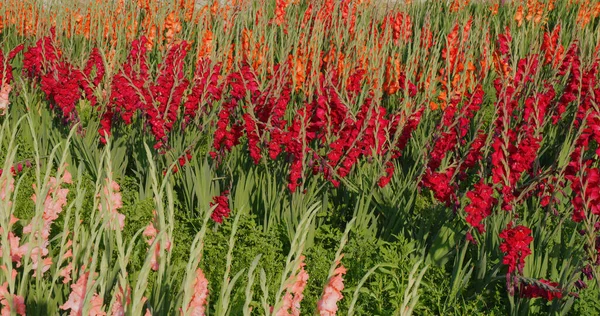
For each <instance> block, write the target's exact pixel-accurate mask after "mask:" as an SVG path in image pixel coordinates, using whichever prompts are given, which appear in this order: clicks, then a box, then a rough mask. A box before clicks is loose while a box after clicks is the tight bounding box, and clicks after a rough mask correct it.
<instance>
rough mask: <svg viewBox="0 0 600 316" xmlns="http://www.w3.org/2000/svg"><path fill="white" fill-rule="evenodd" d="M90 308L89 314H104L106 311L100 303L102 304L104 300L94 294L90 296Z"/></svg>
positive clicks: (95, 315)
mask: <svg viewBox="0 0 600 316" xmlns="http://www.w3.org/2000/svg"><path fill="white" fill-rule="evenodd" d="M90 303H91V306H92V307H91V308H90V316H105V315H106V313H105V312H104V311H103V310H102V305H103V304H104V300H103V299H102V297H100V295H98V294H94V297H92V301H91V302H90Z"/></svg>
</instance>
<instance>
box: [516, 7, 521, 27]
mask: <svg viewBox="0 0 600 316" xmlns="http://www.w3.org/2000/svg"><path fill="white" fill-rule="evenodd" d="M515 21H517V26H521V25H522V24H523V6H522V5H520V6H519V7H518V8H517V12H516V13H515Z"/></svg>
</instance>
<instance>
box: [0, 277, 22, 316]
mask: <svg viewBox="0 0 600 316" xmlns="http://www.w3.org/2000/svg"><path fill="white" fill-rule="evenodd" d="M9 298H12V306H11V304H10V303H9V300H8V299H9ZM0 307H1V309H0V315H2V316H5V315H12V314H11V312H16V314H17V315H23V316H24V315H25V299H24V298H23V297H22V296H19V295H14V294H10V293H9V292H8V282H4V284H2V285H1V286H0Z"/></svg>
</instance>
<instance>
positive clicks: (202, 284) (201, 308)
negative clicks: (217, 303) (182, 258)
mask: <svg viewBox="0 0 600 316" xmlns="http://www.w3.org/2000/svg"><path fill="white" fill-rule="evenodd" d="M207 298H208V280H207V279H206V277H205V276H204V272H202V269H200V268H198V269H196V279H195V280H194V294H193V295H192V300H191V301H190V303H189V305H188V307H187V312H188V313H189V315H192V316H204V315H205V311H206V300H207Z"/></svg>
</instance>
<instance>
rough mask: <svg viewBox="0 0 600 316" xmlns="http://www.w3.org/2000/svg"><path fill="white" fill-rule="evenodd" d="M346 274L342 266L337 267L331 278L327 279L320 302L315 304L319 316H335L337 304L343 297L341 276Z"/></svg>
mask: <svg viewBox="0 0 600 316" xmlns="http://www.w3.org/2000/svg"><path fill="white" fill-rule="evenodd" d="M344 274H346V268H344V266H343V265H341V266H339V267H338V268H336V269H335V271H334V272H333V276H332V277H331V279H329V283H328V284H327V286H325V290H324V291H323V295H322V296H321V300H319V302H318V303H317V309H318V311H319V315H321V316H335V314H336V313H337V310H338V307H337V302H339V301H340V300H341V299H342V298H344V296H343V295H342V290H344V279H343V278H342V276H343V275H344Z"/></svg>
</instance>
